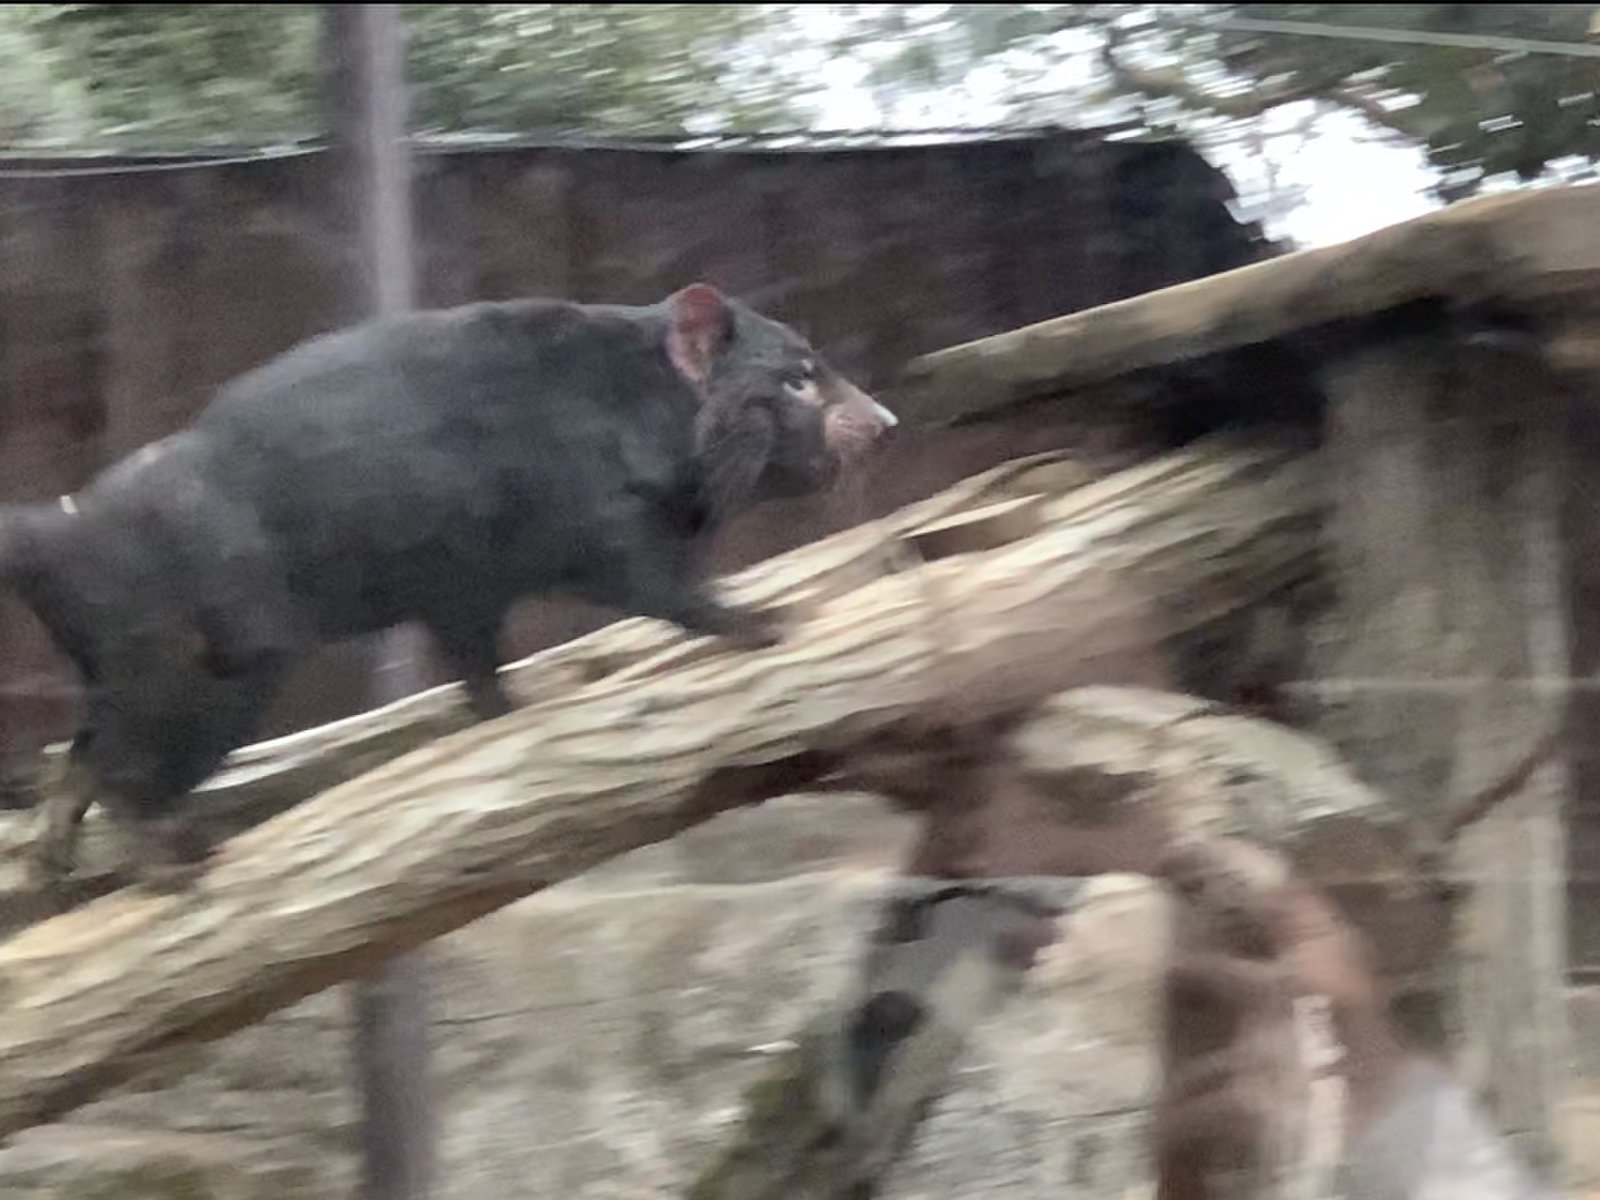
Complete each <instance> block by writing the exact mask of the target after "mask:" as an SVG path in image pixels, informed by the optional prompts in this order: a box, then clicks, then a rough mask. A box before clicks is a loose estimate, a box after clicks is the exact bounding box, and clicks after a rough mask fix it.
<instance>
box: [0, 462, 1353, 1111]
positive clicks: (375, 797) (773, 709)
mask: <svg viewBox="0 0 1600 1200" xmlns="http://www.w3.org/2000/svg"><path fill="white" fill-rule="evenodd" d="M1321 506H1322V498H1321V490H1320V488H1319V486H1318V477H1317V474H1316V469H1315V466H1314V465H1313V464H1312V463H1310V462H1308V461H1307V460H1305V459H1302V458H1299V457H1297V456H1295V455H1292V454H1288V453H1285V452H1282V451H1275V450H1268V449H1262V450H1251V449H1245V448H1239V447H1230V446H1227V445H1225V444H1220V443H1212V444H1208V445H1203V446H1195V447H1193V448H1191V449H1190V450H1188V451H1186V452H1184V453H1181V454H1177V455H1174V456H1172V457H1170V458H1168V459H1165V460H1161V461H1157V462H1153V463H1149V464H1146V465H1144V466H1142V467H1140V468H1138V469H1136V470H1133V471H1128V472H1123V473H1121V474H1119V475H1116V476H1112V477H1109V478H1107V479H1104V480H1101V481H1099V482H1097V483H1095V484H1091V485H1090V486H1088V487H1086V488H1082V489H1080V490H1078V491H1077V492H1074V493H1072V494H1070V495H1067V496H1064V497H1060V498H1057V499H1053V500H1052V501H1051V502H1050V503H1049V504H1048V505H1046V506H1045V512H1044V513H1043V514H1042V520H1041V524H1040V531H1039V532H1037V533H1035V534H1034V535H1033V536H1030V537H1026V538H1024V539H1023V540H1021V541H1019V542H1015V543H1009V544H1003V545H1001V546H999V547H996V548H995V549H992V550H986V551H980V552H972V553H967V554H960V555H956V556H955V557H953V558H949V559H942V560H937V561H934V562H930V563H926V564H924V565H922V566H920V567H918V568H916V569H913V570H909V571H905V572H902V573H899V574H895V575H890V576H887V577H884V578H881V579H877V580H873V581H870V582H868V583H867V584H865V585H864V586H861V587H858V588H856V589H854V590H852V591H851V592H849V593H847V594H845V595H844V596H841V597H839V598H837V599H835V600H830V601H828V602H825V603H822V604H819V605H818V606H817V607H816V608H815V610H814V611H813V612H812V613H811V614H810V619H809V620H806V621H805V622H804V623H803V624H800V625H799V626H798V627H796V628H795V629H793V630H792V631H791V633H790V635H789V638H788V640H787V641H785V642H784V643H783V644H782V645H779V646H776V647H773V648H772V649H770V650H766V651H760V652H753V653H743V654H739V653H733V652H731V651H728V650H727V649H725V648H721V647H719V646H716V645H710V646H708V648H707V651H706V653H705V654H704V656H703V657H699V658H697V659H695V660H694V661H690V662H687V663H683V664H681V665H677V666H675V667H674V669H672V670H670V671H661V672H658V673H650V672H642V673H629V674H631V676H632V677H631V678H628V679H626V680H623V681H620V682H619V679H618V678H616V677H614V678H612V679H606V680H601V681H599V682H598V683H595V684H592V685H590V686H588V687H586V688H583V689H580V690H579V691H577V692H575V693H573V694H572V695H570V696H569V697H567V698H566V700H565V702H564V703H561V704H559V705H547V706H536V707H533V708H529V709H526V710H522V711H519V712H515V713H512V714H510V715H509V716H507V717H505V718H503V719H501V720H499V721H496V722H492V723H489V724H485V725H481V726H476V727H474V728H471V729H467V730H464V731H462V732H460V733H458V734H455V735H453V736H451V737H449V738H446V739H445V740H443V741H442V742H440V743H438V744H436V745H433V746H430V747H427V748H424V749H422V750H419V751H416V752H414V753H412V754H410V755H407V756H405V757H403V758H400V759H398V760H396V761H394V762H392V763H389V764H387V765H385V766H383V767H380V768H379V769H377V770H376V771H373V772H372V773H370V774H368V775H366V776H363V777H361V778H359V779H356V780H353V781H351V782H349V783H347V784H343V785H341V786H338V787H335V788H334V789H332V790H331V791H329V792H327V793H325V794H323V795H320V796H318V797H316V798H315V799H313V800H310V801H308V802H306V803H304V804H302V805H299V806H297V807H296V808H294V809H291V810H290V811H289V812H287V813H284V814H282V815H281V816H279V817H277V818H275V819H274V820H272V821H270V822H268V823H266V824H265V825H262V826H259V827H257V828H255V829H253V830H250V831H248V832H246V833H245V834H243V835H241V836H240V837H239V838H237V839H236V840H235V841H234V842H232V843H231V844H230V845H228V846H227V847H226V848H225V850H224V852H223V853H222V854H221V855H220V856H219V859H218V861H217V862H216V864H215V865H214V867H213V868H212V869H211V871H210V872H209V873H208V874H207V875H206V876H205V877H204V879H203V880H202V881H201V882H200V883H199V885H198V886H197V887H196V888H195V889H194V890H193V891H191V892H189V893H187V894H183V895H177V896H161V895H151V894H146V893H143V892H138V891H130V892H126V893H124V894H122V895H117V896H112V897H107V898H104V899H101V900H98V901H95V902H93V903H91V904H89V905H87V906H85V907H84V908H82V909H79V910H77V911H75V912H71V913H68V914H66V915H64V916H61V917H57V918H54V919H52V920H49V921H45V922H43V923H42V924H39V925H36V926H34V927H32V928H30V929H27V930H25V931H23V932H22V933H20V934H18V935H16V936H15V937H13V938H12V939H11V940H10V941H8V942H7V943H5V944H4V945H0V996H3V998H4V1002H3V1003H0V1063H3V1064H4V1065H3V1067H0V1136H3V1135H5V1134H7V1133H10V1132H12V1131H14V1130H16V1129H19V1128H22V1127H24V1126H26V1125H28V1124H31V1123H35V1122H38V1121H43V1120H49V1119H51V1118H52V1117H55V1116H58V1115H59V1114H61V1113H63V1112H65V1111H67V1110H69V1109H70V1108H72V1107H74V1106H76V1105H78V1104H81V1103H83V1102H84V1101H86V1100H87V1099H89V1098H90V1097H92V1096H94V1095H96V1094H97V1093H99V1092H100V1091H102V1090H104V1089H105V1088H107V1087H109V1086H111V1085H112V1084H114V1083H116V1082H118V1081H120V1080H122V1079H125V1078H127V1077H129V1076H130V1075H132V1074H133V1073H135V1072H137V1071H138V1070H140V1069H141V1068H142V1067H144V1066H146V1065H148V1064H150V1063H152V1062H153V1061H155V1060H157V1059H159V1058H160V1057H161V1056H162V1055H163V1054H164V1053H165V1052H167V1051H169V1050H172V1049H174V1048H176V1047H180V1046H183V1045H185V1044H188V1043H192V1042H195V1041H198V1040H205V1039H209V1038H215V1037H219V1036H221V1035H223V1034H225V1033H227V1032H229V1031H231V1030H233V1029H236V1028H239V1027H240V1026H242V1025H245V1024H248V1023H250V1022H252V1021H255V1020H258V1019H259V1018H260V1017H261V1016H262V1015H263V1014H264V1013H267V1012H270V1011H272V1010H274V1009H276V1008H279V1007H282V1006H284V1005H287V1004H290V1003H292V1002H294V1001H295V1000H297V999H299V998H301V997H303V996H305V995H308V994H310V993H312V992H315V991H318V990H320V989H322V988H324V987H327V986H329V985H330V984H333V983H336V982H339V981H342V980H344V979H348V978H350V977H351V976H352V975H356V974H360V973H362V972H365V971H368V970H370V969H371V968H372V967H373V965H374V964H376V963H378V962H381V961H383V960H385V959H387V958H389V957H392V956H393V955H395V954H397V953H403V952H404V951H406V950H408V949H410V948H412V947H414V946H416V945H418V944H419V943H421V942H423V941H425V940H427V939H429V938H432V937H437V936H439V935H440V934H443V933H446V932H448V931H450V930H452V929H455V928H458V927H459V926H461V925H464V924H466V923H467V922H469V921H471V920H473V919H475V918H476V917H478V916H481V915H483V914H484V913H487V912H489V911H491V910H493V909H495V908H498V907H500V906H502V905H505V904H507V903H510V902H511V901H513V900H515V899H517V898H519V897H522V896H525V895H527V894H529V893H531V892H533V891H536V890H538V889H539V888H542V887H545V886H547V885H549V884H551V883H554V882H556V881H558V880H562V879H566V878H569V877H571V876H573V875H575V874H578V873H580V872H582V871H584V870H587V869H589V868H591V867H593V866H594V865H596V864H597V863H599V862H602V861H604V860H605V859H607V858H610V857H612V856H614V855H616V854H619V853H622V852H624V851H627V850H629V849H632V848H635V847H637V846H640V845H643V844H645V843H648V842H651V841H656V840H660V839H662V838H665V837H668V836H671V835H672V834H675V833H677V832H679V831H681V830H682V829H684V828H686V827H687V826H689V825H691V824H693V823H695V822H697V821H699V820H703V819H705V818H706V817H708V816H710V815H711V814H712V813H715V812H717V811H720V810H723V809H725V808H728V807H730V806H733V805H736V804H741V803H747V802H751V801H757V800H760V799H762V798H765V797H767V796H770V795H774V794H778V793H781V792H782V791H785V790H793V788H794V787H795V786H797V785H802V784H804V783H805V782H807V781H808V780H809V779H811V778H814V777H815V776H816V775H817V774H819V773H820V772H822V771H824V770H825V769H827V767H828V765H829V764H831V763H837V762H839V761H842V760H843V759H845V758H846V757H848V756H849V755H850V754H852V753H854V752H855V751H856V750H857V749H858V748H859V747H861V746H862V745H863V744H865V743H868V742H871V741H873V740H875V739H882V738H884V737H885V736H893V735H897V736H900V737H904V738H907V739H908V740H911V741H915V740H916V739H918V738H921V737H924V736H931V737H934V738H937V736H938V733H939V731H940V730H944V729H950V728H952V727H957V728H959V727H971V726H973V725H975V724H976V723H980V722H983V721H985V720H988V719H990V718H993V717H994V716H996V715H998V714H1002V713H1005V712H1021V711H1025V710H1026V709H1027V708H1028V707H1029V706H1031V705H1033V704H1036V703H1037V702H1039V701H1040V700H1042V699H1043V698H1044V697H1046V696H1048V695H1051V694H1053V693H1054V692H1056V691H1058V690H1060V689H1061V688H1063V687H1068V686H1072V685H1075V684H1083V683H1087V682H1091V681H1102V680H1105V679H1108V678H1110V679H1115V678H1116V677H1117V676H1118V675H1119V674H1121V673H1122V671H1123V670H1124V669H1125V668H1126V666H1127V665H1128V663H1129V662H1130V661H1137V660H1139V659H1141V658H1143V657H1144V656H1146V655H1147V654H1148V653H1149V650H1150V646H1151V643H1152V641H1154V642H1155V643H1157V644H1160V643H1162V642H1165V641H1181V640H1182V639H1183V638H1185V637H1186V636H1188V635H1190V634H1191V633H1193V631H1195V630H1197V629H1201V628H1204V627H1205V626H1207V625H1208V624H1210V623H1212V622H1215V621H1217V620H1219V619H1224V618H1226V617H1227V616H1228V615H1229V614H1231V613H1234V612H1236V611H1237V610H1238V609H1239V608H1240V607H1241V606H1243V605H1248V604H1250V603H1251V602H1253V601H1254V600H1256V599H1257V598H1258V597H1260V596H1262V595H1263V594H1268V593H1271V592H1273V591H1275V590H1277V589H1279V588H1282V587H1284V586H1286V585H1287V584H1289V583H1290V582H1292V581H1294V580H1297V579H1299V578H1302V577H1303V576H1304V575H1305V574H1306V573H1307V571H1308V570H1310V569H1311V566H1312V563H1313V561H1314V554H1315V529H1316V526H1317V518H1318V515H1319V512H1320V509H1321Z"/></svg>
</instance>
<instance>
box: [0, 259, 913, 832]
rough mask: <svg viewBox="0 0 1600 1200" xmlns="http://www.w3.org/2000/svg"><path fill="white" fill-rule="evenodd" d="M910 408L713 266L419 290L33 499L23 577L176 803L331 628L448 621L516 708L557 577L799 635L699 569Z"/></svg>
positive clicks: (15, 572)
mask: <svg viewBox="0 0 1600 1200" xmlns="http://www.w3.org/2000/svg"><path fill="white" fill-rule="evenodd" d="M808 364H815V367H814V371H813V374H814V377H815V379H816V380H817V385H816V386H814V387H811V388H809V389H808V388H807V387H805V386H804V379H803V375H804V372H805V369H806V367H807V365H808ZM888 423H892V418H889V417H888V415H887V414H886V413H885V412H884V411H883V410H881V409H878V408H876V407H875V406H874V405H873V403H872V402H871V401H870V399H869V398H868V397H866V396H864V395H863V394H862V393H860V392H858V391H856V390H855V389H854V388H853V387H851V386H850V385H849V384H848V383H846V382H845V381H844V380H842V379H841V378H839V377H838V376H836V375H834V374H833V373H832V372H831V371H829V369H828V368H827V367H826V365H825V364H821V363H819V362H818V361H817V356H816V353H815V351H814V350H812V348H811V347H810V346H808V345H807V344H806V342H805V341H804V340H803V339H802V338H800V336H799V335H798V334H796V333H795V332H794V331H793V330H791V329H789V328H788V327H786V326H784V325H781V324H779V323H777V322H775V321H771V320H769V319H767V318H764V317H762V316H760V315H758V314H757V313H755V312H754V311H752V310H750V309H749V308H747V307H745V306H743V305H741V304H739V303H737V302H736V301H732V300H729V299H726V298H724V297H722V296H721V295H719V294H718V293H716V292H715V291H713V290H712V289H710V288H708V287H705V286H704V285H695V287H693V288H688V289H685V290H684V291H683V292H679V293H677V294H675V295H674V296H673V297H669V298H668V299H667V300H666V301H664V302H663V303H662V304H660V305H656V306H653V307H646V308H623V307H596V306H582V305H576V304H568V303H559V302H552V301H539V300H532V301H518V302H511V303H498V304H475V305H470V306H467V307H463V308H457V309H449V310H443V311H433V312H423V313H416V314H412V315H408V316H405V317H401V318H397V319H390V320H385V321H381V322H375V323H371V324H367V325H363V326H359V327H356V328H353V329H349V330H345V331H341V332H338V333H334V334H331V335H328V336H325V337H320V338H316V339H314V340H311V341H309V342H306V343H303V344H302V345H300V346H299V347H297V348H295V349H293V350H291V351H289V352H288V353H286V354H284V355H282V356H281V357H279V358H277V359H275V360H273V361H271V362H269V363H267V364H266V365H265V366H263V367H261V368H259V369H258V370H256V371H254V372H251V373H250V374H247V375H245V376H243V377H241V378H239V379H237V380H236V381H234V382H233V383H231V384H230V385H228V386H227V387H225V388H224V389H223V390H222V391H221V392H220V393H219V394H218V396H217V397H216V398H215V400H213V402H212V403H211V404H210V405H209V406H208V407H207V408H206V409H205V410H204V411H203V412H202V413H201V414H200V416H199V417H198V418H197V419H196V420H195V421H194V423H193V424H192V425H191V426H190V427H189V428H188V429H186V430H184V431H182V432H180V433H178V434H176V435H174V436H172V437H170V438H167V439H165V440H164V441H162V442H159V443H157V444H155V445H154V446H151V447H148V448H146V449H145V450H143V451H140V452H138V453H136V454H135V455H133V456H131V457H130V458H129V459H127V460H125V461H123V462H121V463H119V464H117V465H116V466H114V467H112V468H111V469H109V470H108V471H107V472H105V473H104V474H103V475H102V476H100V477H99V478H98V479H96V480H95V481H94V482H93V484H92V485H91V486H89V487H88V488H87V489H85V490H84V491H83V492H82V493H80V494H78V495H77V496H75V497H72V498H71V500H70V501H67V502H64V507H56V506H33V507H30V508H27V509H20V508H19V509H12V510H9V512H8V513H7V514H6V519H5V520H4V529H5V535H4V540H3V541H0V582H3V583H4V584H5V585H6V586H8V587H11V588H14V589H15V590H16V591H17V592H19V593H20V594H21V595H22V597H23V598H24V600H25V601H27V603H28V604H29V605H30V607H32V608H33V610H34V611H35V612H36V613H37V614H38V616H39V617H40V619H41V620H42V621H43V623H44V624H45V626H46V627H47V628H48V630H49V631H50V633H51V635H52V637H53V638H54V640H55V641H56V642H57V644H58V645H59V646H60V648H61V649H62V650H63V651H64V652H65V653H66V654H67V655H69V656H70V657H71V659H72V661H73V662H74V663H75V665H76V666H77V668H78V670H79V672H80V673H81V676H82V678H83V681H84V684H85V686H86V693H87V695H86V699H87V709H86V713H87V715H86V720H85V722H84V725H83V728H82V730H81V732H80V734H79V737H78V739H77V741H76V742H75V744H74V751H73V757H74V760H75V761H76V762H78V763H80V764H81V765H83V766H86V767H87V768H89V771H90V774H91V776H92V778H93V780H94V787H95V793H96V798H97V799H101V800H104V801H106V802H107V803H108V804H109V805H111V806H112V808H113V810H114V811H121V812H124V813H126V814H127V815H133V816H137V817H141V818H146V819H158V818H160V819H164V818H167V817H170V816H171V814H172V813H173V812H174V811H175V806H176V805H177V803H178V802H179V800H180V799H181V797H182V796H183V795H184V794H185V793H187V792H188V791H189V790H190V789H192V788H193V787H195V786H196V785H197V784H199V783H200V782H201V781H202V780H204V779H205V778H206V777H207V776H208V775H210V774H211V773H212V772H213V771H214V770H215V769H216V768H217V767H218V766H219V765H220V764H221V762H222V760H223V758H224V757H225V756H226V755H227V754H228V752H229V751H231V750H233V749H235V748H236V747H238V746H239V745H241V744H243V743H244V742H245V741H247V740H248V739H249V738H250V736H251V735H252V733H253V732H254V730H255V728H256V725H257V722H258V720H259V718H260V716H261V714H262V711H263V710H264V709H265V707H266V706H267V704H268V703H269V702H270V701H271V700H272V698H273V696H274V694H275V692H276V690H277V688H278V685H279V684H280V682H281V680H282V677H283V675H284V673H285V671H286V670H287V668H288V667H289V666H290V665H291V664H292V663H293V662H294V661H295V659H296V658H297V657H299V656H300V655H302V654H304V653H305V652H307V651H308V650H310V649H311V648H312V647H314V646H316V645H319V644H322V643H326V642H329V641H333V640H337V639H342V638H347V637H352V636H356V635H361V634H367V633H372V632H376V631H378V630H382V629H385V628H387V627H390V626H392V625H395V624H397V623H399V622H402V621H406V620H416V621H419V622H421V623H422V624H423V625H425V626H426V627H427V628H428V630H429V631H430V632H431V634H432V635H433V638H434V639H435V642H436V645H437V648H438V650H439V651H440V653H441V654H442V656H443V657H444V659H445V660H446V661H447V662H448V663H450V664H451V665H452V666H453V668H454V670H455V671H456V672H457V673H458V674H459V676H460V677H461V678H462V679H463V680H464V682H465V684H466V686H467V689H468V692H469V695H470V698H471V701H472V703H473V705H474V707H475V709H476V710H477V711H478V712H479V714H480V715H482V716H491V715H495V714H497V713H500V712H503V711H505V710H506V709H507V708H508V707H509V705H508V704H507V702H506V698H505V696H504V694H503V693H502V692H501V689H500V686H499V683H498V680H497V677H496V670H497V667H498V665H499V663H500V653H499V645H498V642H499V635H500V630H501V625H502V622H503V620H504V618H505V616H506V614H507V612H508V610H509V609H510V608H511V607H512V606H513V605H514V604H515V603H516V602H517V601H518V600H520V599H522V598H524V597H527V596H531V595H534V594H539V593H549V592H556V591H564V592H567V593H570V594H573V595H576V596H579V597H583V598H585V599H588V600H591V601H594V602H596V603H598V604H601V605H604V606H607V607H609V608H612V609H614V610H618V611H621V612H624V613H629V614H637V615H645V616H653V617H659V618H662V619H665V620H668V621H673V622H675V623H677V624H679V625H680V626H682V627H684V628H686V629H688V630H691V631H694V632H698V633H705V634H717V635H723V636H727V637H731V638H734V639H737V640H738V641H739V642H741V643H743V644H765V643H769V642H771V641H772V640H775V634H774V631H773V629H772V627H771V625H770V623H769V622H768V621H767V619H766V618H765V617H764V616H763V615H762V614H759V613H751V612H741V611H737V610H732V609H729V608H727V607H725V606H723V605H721V604H720V603H718V602H717V601H715V600H714V599H713V598H711V597H710V596H709V595H708V594H707V593H706V592H705V591H703V590H702V589H701V588H700V587H699V586H698V585H697V584H696V583H695V582H694V581H693V579H692V574H691V570H690V567H691V550H692V547H693V545H694V543H695V541H696V540H697V539H698V538H700V537H701V536H702V535H704V534H705V533H707V532H708V531H709V530H710V529H712V528H714V527H715V526H716V525H717V523H718V522H720V521H721V520H723V519H724V518H726V517H727V516H728V515H729V514H730V513H732V512H734V511H736V510H738V509H739V508H741V507H743V506H745V505H748V504H749V503H751V502H752V501H754V500H756V499H759V498H761V497H763V496H766V495H793V494H797V493H800V492H804V491H807V490H813V489H817V488H821V487H824V486H826V485H827V484H828V483H829V482H830V481H831V479H832V478H833V476H834V475H835V474H836V473H837V472H838V471H839V469H840V468H841V465H842V464H844V463H845V462H846V461H847V460H848V459H849V458H850V457H851V456H852V455H853V454H854V453H856V452H857V451H858V450H859V449H860V448H861V446H862V445H863V444H864V443H868V442H870V441H871V440H873V439H874V438H875V437H876V436H877V435H878V434H880V433H882V432H883V431H884V429H886V428H887V424H888ZM74 508H75V510H76V511H70V510H71V509H74Z"/></svg>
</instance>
